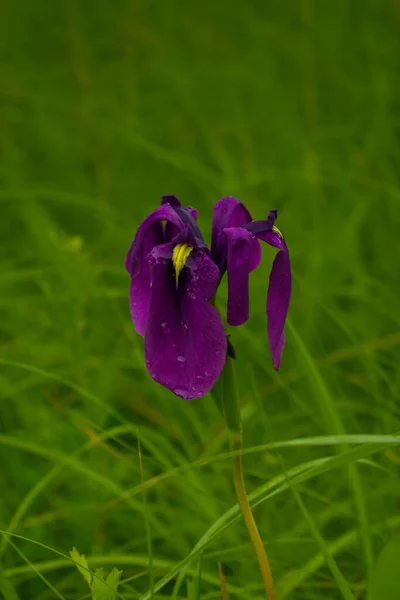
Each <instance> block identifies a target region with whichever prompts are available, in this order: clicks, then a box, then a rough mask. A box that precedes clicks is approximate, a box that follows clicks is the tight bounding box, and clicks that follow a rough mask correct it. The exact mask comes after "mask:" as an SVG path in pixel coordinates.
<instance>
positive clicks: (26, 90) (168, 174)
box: [0, 0, 400, 600]
mask: <svg viewBox="0 0 400 600" xmlns="http://www.w3.org/2000/svg"><path fill="white" fill-rule="evenodd" d="M399 26H400V4H399V2H398V1H397V0H393V2H392V1H391V0H384V1H383V2H377V1H376V0H363V1H361V0H359V1H358V0H354V1H351V0H335V1H334V2H333V1H329V0H314V1H313V0H301V1H300V0H284V1H282V2H278V1H275V2H274V1H271V2H262V1H261V0H254V1H250V2H248V3H238V2H237V3H232V2H227V0H221V2H212V1H211V0H205V1H204V2H202V3H190V2H183V0H169V1H168V2H166V1H164V0H159V1H158V2H151V1H146V0H117V1H116V2H113V3H111V2H108V3H107V2H100V3H99V2H94V0H83V1H82V2H77V0H68V1H67V0H54V1H53V2H45V1H44V0H37V1H36V2H28V1H24V2H20V3H18V2H11V0H5V3H3V4H2V6H1V8H0V150H1V160H0V208H1V219H0V235H1V249H0V252H1V270H0V307H1V317H0V460H1V467H0V529H1V530H2V531H7V532H10V533H13V534H14V535H12V536H3V538H2V539H1V540H0V560H1V562H0V597H1V595H3V598H4V600H17V599H20V600H52V599H54V598H63V599H65V600H78V599H80V600H83V599H84V598H89V593H88V592H89V590H88V587H87V585H86V583H85V581H84V578H83V577H82V575H81V574H80V573H79V572H78V570H77V569H76V568H75V566H74V564H73V563H72V562H71V561H70V560H69V559H68V556H69V552H70V550H71V549H72V547H73V546H76V548H77V549H78V550H79V551H80V552H81V553H85V555H86V556H87V559H88V562H89V566H90V567H91V568H92V569H95V568H97V567H100V566H102V567H103V568H104V569H105V571H107V572H108V571H110V569H111V568H112V567H117V568H119V569H121V570H123V575H122V579H123V581H124V583H123V584H122V585H120V587H119V592H120V596H119V597H120V598H125V599H130V598H149V597H150V595H151V593H149V592H151V590H152V588H153V586H154V585H155V586H156V587H155V589H154V593H153V597H154V598H156V597H159V598H161V597H169V598H176V599H178V598H186V597H187V595H186V593H187V592H186V581H185V577H186V576H190V575H195V574H196V573H197V569H198V561H199V557H200V554H202V556H203V561H202V576H201V598H202V600H207V599H210V600H211V599H212V598H221V591H220V587H219V581H218V570H217V565H218V562H219V561H221V563H222V565H223V569H224V573H225V576H226V579H227V582H228V587H229V590H230V593H231V598H232V600H236V599H237V600H239V599H243V600H245V599H247V600H254V599H255V600H258V599H260V600H261V599H262V598H265V595H264V592H263V586H262V581H261V577H260V574H259V570H258V566H257V563H256V560H255V557H254V553H253V549H252V546H251V545H250V543H249V539H248V535H247V531H246V529H245V526H244V523H243V520H242V519H241V518H240V516H239V514H238V511H237V509H236V508H234V509H233V510H231V509H232V507H235V504H236V498H235V492H234V486H233V482H232V465H231V460H230V456H229V454H226V453H227V452H229V435H228V433H227V430H226V428H225V426H224V423H223V420H222V418H221V417H220V414H219V413H218V410H217V408H216V406H215V404H214V402H213V400H212V398H211V397H210V396H206V397H204V398H202V399H198V400H195V401H193V402H185V401H183V400H181V399H179V398H176V397H175V396H173V394H171V393H169V392H168V391H167V390H165V389H163V388H162V387H160V386H158V385H157V384H156V383H154V382H153V381H152V380H151V379H150V377H149V376H148V374H147V372H146V369H145V364H144V356H143V342H142V339H141V338H140V337H139V336H138V335H137V334H136V333H135V331H134V329H133V325H132V322H131V319H130V315H129V306H128V288H129V278H128V275H127V273H126V272H125V270H124V258H125V253H126V251H127V249H128V247H129V244H130V242H131V239H132V237H133V235H134V233H135V231H136V228H137V226H138V224H139V222H140V221H141V220H142V219H143V218H144V216H145V215H146V214H147V213H148V212H149V211H150V210H152V209H153V208H155V207H156V206H158V204H159V202H160V198H161V196H162V194H168V193H174V194H176V195H177V196H178V197H179V198H181V200H182V201H183V202H184V203H185V204H189V205H193V206H195V207H197V208H198V209H199V210H200V217H199V222H200V225H201V228H202V231H203V233H204V235H205V237H206V238H207V239H209V235H210V229H211V213H212V205H213V204H214V202H216V201H217V200H218V199H219V198H221V197H222V196H225V195H232V196H236V197H238V198H240V199H241V200H243V201H244V202H245V203H246V204H247V205H248V207H249V209H250V210H251V212H252V215H253V217H254V218H258V219H261V218H265V216H266V214H267V213H268V210H269V209H271V208H277V209H278V210H279V220H278V226H279V227H280V228H281V229H282V230H283V232H284V234H285V237H286V240H287V243H288V245H289V248H290V251H291V258H292V265H293V277H294V288H293V297H292V304H291V310H290V320H289V323H288V325H287V328H286V332H287V344H286V349H285V352H284V355H283V360H282V366H281V370H280V371H279V373H276V372H274V370H273V368H272V365H271V358H270V355H269V351H268V346H267V340H266V335H265V295H266V288H267V281H268V273H269V270H270V267H271V262H272V259H273V256H274V251H273V249H272V248H269V247H267V246H264V248H263V263H262V266H261V267H260V269H258V270H257V272H256V273H254V274H253V276H252V278H251V319H250V321H249V322H248V323H247V324H246V325H245V326H244V327H241V328H238V329H232V330H231V332H230V333H231V334H232V340H233V341H234V344H235V347H236V351H237V355H238V360H237V369H238V381H239V387H240V392H241V395H242V406H243V422H244V443H245V446H246V448H247V449H248V451H249V452H248V454H246V455H245V456H244V467H245V476H246V482H247V485H248V489H249V492H252V493H253V496H252V497H253V500H254V503H255V504H256V505H257V506H256V507H255V509H254V513H255V517H256V520H257V522H258V524H259V528H260V533H261V536H262V538H263V540H264V543H265V546H266V549H267V552H268V554H269V558H270V562H271V567H272V570H273V573H274V577H275V580H276V584H277V588H278V590H279V594H280V596H279V597H280V598H281V599H284V598H288V599H290V600H317V599H320V598H323V599H325V600H337V599H341V598H345V599H348V598H354V599H357V600H362V599H366V598H367V587H368V579H369V575H370V573H371V572H372V571H373V569H374V565H375V563H376V561H377V559H378V556H379V553H380V552H381V550H382V548H384V547H385V544H386V543H387V542H388V540H389V539H390V538H391V536H392V534H393V531H395V530H396V528H397V527H398V526H399V524H400V514H399V501H398V499H399V494H400V481H399V465H400V453H398V450H397V448H396V447H395V446H392V445H391V443H393V442H396V439H397V438H393V437H390V436H392V434H395V433H396V432H398V431H400V408H399V398H400V374H399V373H400V372H399V368H398V365H399V362H400V311H399V300H398V297H399V294H400V281H399V274H400V266H399V265H400V241H399V240H400V237H399V233H398V232H399V224H400V188H399V172H400V171H399V169H400V167H399V165H400V105H399V97H400V96H399V94H400V79H399V73H400V37H399V35H398V32H399ZM220 297H221V299H222V301H223V300H224V299H226V290H225V289H222V291H221V294H220ZM138 439H140V445H141V450H142V461H141V462H140V460H139V454H138ZM283 442H286V444H283ZM296 474H297V477H298V478H297V480H294V479H293V478H294V477H296ZM299 474H300V476H299ZM287 477H289V483H288V482H287ZM142 482H148V483H147V484H146V485H145V486H143V485H142ZM291 482H293V483H291ZM294 486H295V487H294ZM296 492H297V494H296ZM194 548H196V550H195V552H194V553H193V552H192V551H193V549H194ZM191 553H192V554H191ZM182 566H185V567H186V569H187V570H186V572H182V571H181V567H182ZM179 573H183V575H185V577H183V576H181V577H180V578H179V577H178V575H179ZM160 580H161V581H162V582H163V583H165V585H163V586H162V587H160V586H157V585H156V584H157V582H159V581H160ZM180 583H182V585H180ZM159 587H160V589H158V588H159ZM348 593H350V594H351V595H350V596H349V595H348ZM393 598H394V596H393ZM396 598H397V596H396ZM382 600H388V599H387V598H382ZM389 600H392V598H390V599H389Z"/></svg>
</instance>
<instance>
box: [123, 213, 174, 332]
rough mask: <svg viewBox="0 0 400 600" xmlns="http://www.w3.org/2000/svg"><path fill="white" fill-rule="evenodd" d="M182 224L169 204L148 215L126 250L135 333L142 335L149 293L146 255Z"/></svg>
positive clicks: (165, 240)
mask: <svg viewBox="0 0 400 600" xmlns="http://www.w3.org/2000/svg"><path fill="white" fill-rule="evenodd" d="M184 227H185V226H184V223H183V222H182V220H181V219H180V218H179V216H178V215H177V213H176V212H175V211H174V210H173V209H172V208H171V206H169V205H168V204H166V205H164V206H160V207H159V208H157V209H156V210H154V211H153V212H151V213H150V214H149V215H148V216H147V217H146V218H145V219H144V221H142V223H141V224H140V225H139V228H138V230H137V232H136V235H135V238H134V240H133V242H132V244H131V246H130V248H129V251H128V254H127V257H126V261H125V266H126V269H127V271H128V273H129V274H130V276H131V287H130V296H129V298H130V302H129V303H130V310H131V315H132V320H133V323H134V325H135V329H136V331H137V332H138V333H139V334H140V335H142V336H143V335H144V332H145V329H146V319H147V310H148V305H149V293H150V272H149V266H148V263H147V260H146V258H147V255H148V254H149V253H150V252H151V251H152V250H153V248H154V247H155V246H158V245H160V244H165V243H166V242H168V241H170V240H171V239H172V238H173V237H175V236H176V235H177V234H178V233H179V232H180V231H181V230H182V229H184Z"/></svg>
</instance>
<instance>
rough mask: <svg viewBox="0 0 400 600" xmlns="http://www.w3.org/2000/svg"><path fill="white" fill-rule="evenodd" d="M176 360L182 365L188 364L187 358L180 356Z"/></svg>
mask: <svg viewBox="0 0 400 600" xmlns="http://www.w3.org/2000/svg"><path fill="white" fill-rule="evenodd" d="M176 360H177V361H178V362H180V363H184V362H186V358H185V357H184V356H178V357H177V359H176Z"/></svg>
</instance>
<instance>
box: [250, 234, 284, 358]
mask: <svg viewBox="0 0 400 600" xmlns="http://www.w3.org/2000/svg"><path fill="white" fill-rule="evenodd" d="M258 237H260V238H261V239H262V240H264V241H265V242H267V244H269V245H270V246H274V247H275V248H278V249H279V252H278V254H277V255H276V257H275V259H274V262H273V265H272V270H271V274H270V276H269V285H268V294H267V319H268V342H269V347H270V349H271V354H272V362H273V365H274V367H275V369H279V365H280V362H281V355H282V350H283V347H284V345H285V337H284V332H283V329H284V326H285V321H286V317H287V313H288V310H289V303H290V295H291V291H292V273H291V268H290V257H289V250H288V248H287V246H286V243H285V240H284V239H283V237H282V236H281V235H279V234H278V233H277V232H276V231H265V232H260V233H259V234H258Z"/></svg>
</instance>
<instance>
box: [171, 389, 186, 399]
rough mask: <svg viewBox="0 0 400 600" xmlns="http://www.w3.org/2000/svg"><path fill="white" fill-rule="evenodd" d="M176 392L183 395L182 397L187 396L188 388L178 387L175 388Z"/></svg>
mask: <svg viewBox="0 0 400 600" xmlns="http://www.w3.org/2000/svg"><path fill="white" fill-rule="evenodd" d="M173 391H174V394H176V395H177V396H181V398H185V397H186V396H187V392H188V389H187V388H185V387H176V388H174V390H173Z"/></svg>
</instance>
